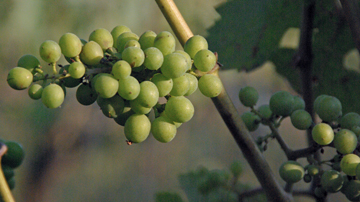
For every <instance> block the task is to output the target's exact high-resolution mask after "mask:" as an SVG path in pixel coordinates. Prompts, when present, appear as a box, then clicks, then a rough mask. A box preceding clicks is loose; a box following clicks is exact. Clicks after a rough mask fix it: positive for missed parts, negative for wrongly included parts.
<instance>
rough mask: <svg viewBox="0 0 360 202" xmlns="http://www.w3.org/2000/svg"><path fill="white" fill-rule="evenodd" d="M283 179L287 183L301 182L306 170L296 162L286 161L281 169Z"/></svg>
mask: <svg viewBox="0 0 360 202" xmlns="http://www.w3.org/2000/svg"><path fill="white" fill-rule="evenodd" d="M279 173H280V176H281V178H282V179H283V180H284V181H285V182H287V183H296V182H299V181H300V180H301V179H302V178H303V177H304V174H305V171H304V168H303V167H302V166H301V164H300V163H298V162H296V161H286V162H284V163H283V164H282V165H281V166H280V169H279Z"/></svg>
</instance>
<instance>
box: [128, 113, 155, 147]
mask: <svg viewBox="0 0 360 202" xmlns="http://www.w3.org/2000/svg"><path fill="white" fill-rule="evenodd" d="M150 129H151V122H150V120H149V118H148V117H147V116H146V115H144V114H133V115H131V116H130V117H129V118H128V119H127V120H126V122H125V126H124V132H125V136H126V138H127V139H128V140H129V141H130V142H132V143H140V142H143V141H144V140H146V138H147V137H148V136H149V134H150Z"/></svg>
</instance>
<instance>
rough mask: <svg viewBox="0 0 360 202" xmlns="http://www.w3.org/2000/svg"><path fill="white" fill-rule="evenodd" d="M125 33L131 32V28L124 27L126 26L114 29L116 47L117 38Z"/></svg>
mask: <svg viewBox="0 0 360 202" xmlns="http://www.w3.org/2000/svg"><path fill="white" fill-rule="evenodd" d="M124 32H131V30H130V28H128V27H126V26H124V25H119V26H116V27H114V29H112V30H111V35H112V37H113V41H114V44H113V45H114V46H115V45H116V43H117V38H118V37H119V36H120V35H121V34H122V33H124Z"/></svg>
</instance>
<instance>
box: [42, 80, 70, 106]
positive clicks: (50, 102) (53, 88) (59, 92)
mask: <svg viewBox="0 0 360 202" xmlns="http://www.w3.org/2000/svg"><path fill="white" fill-rule="evenodd" d="M64 98H65V93H64V90H63V89H62V88H61V87H60V86H59V85H57V84H54V83H53V84H50V85H48V86H46V87H45V88H44V90H43V92H42V95H41V101H42V102H43V103H44V105H45V106H46V107H48V108H51V109H52V108H57V107H59V106H60V105H61V104H62V103H63V102H64Z"/></svg>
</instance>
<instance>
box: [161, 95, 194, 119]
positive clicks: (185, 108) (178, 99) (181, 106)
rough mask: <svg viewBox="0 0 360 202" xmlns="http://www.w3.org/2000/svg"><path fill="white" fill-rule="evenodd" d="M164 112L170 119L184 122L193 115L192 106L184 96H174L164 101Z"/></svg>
mask: <svg viewBox="0 0 360 202" xmlns="http://www.w3.org/2000/svg"><path fill="white" fill-rule="evenodd" d="M165 112H166V115H167V117H169V118H170V119H171V120H172V121H175V122H179V123H185V122H187V121H189V120H190V119H191V118H192V117H193V115H194V106H193V104H192V103H191V102H190V100H188V99H187V98H185V97H184V96H174V97H170V98H169V100H168V102H167V103H166V105H165Z"/></svg>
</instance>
